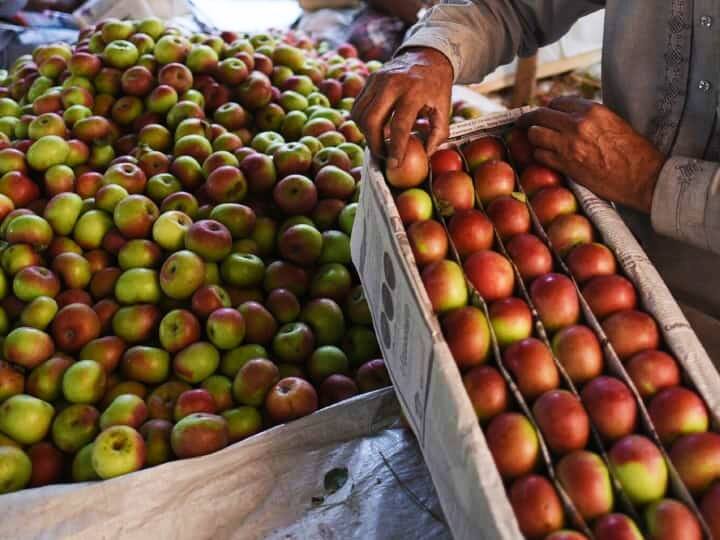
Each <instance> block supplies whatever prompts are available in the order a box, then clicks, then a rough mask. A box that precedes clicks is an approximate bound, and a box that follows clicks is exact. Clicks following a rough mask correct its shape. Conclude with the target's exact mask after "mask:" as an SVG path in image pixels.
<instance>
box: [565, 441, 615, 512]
mask: <svg viewBox="0 0 720 540" xmlns="http://www.w3.org/2000/svg"><path fill="white" fill-rule="evenodd" d="M556 471H557V476H558V480H559V482H560V484H562V487H563V489H564V490H565V492H566V493H567V494H568V496H569V497H570V499H571V500H572V502H573V504H574V505H575V508H577V510H578V512H580V515H581V516H582V517H583V518H584V519H586V520H588V521H590V520H593V519H595V518H598V517H601V516H604V515H605V514H607V513H608V512H610V511H612V508H613V488H612V484H611V483H610V474H609V473H608V470H607V467H606V466H605V463H604V462H603V460H602V458H601V457H600V456H599V455H597V454H594V453H593V452H587V451H585V450H579V451H576V452H572V453H570V454H568V455H566V456H565V457H563V458H562V459H561V460H560V461H559V462H558V464H557V469H556Z"/></svg>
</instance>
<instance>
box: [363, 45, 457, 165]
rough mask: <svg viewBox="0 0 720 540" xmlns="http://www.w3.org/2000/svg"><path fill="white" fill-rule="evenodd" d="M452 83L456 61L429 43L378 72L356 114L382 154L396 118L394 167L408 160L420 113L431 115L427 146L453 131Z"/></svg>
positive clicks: (391, 161)
mask: <svg viewBox="0 0 720 540" xmlns="http://www.w3.org/2000/svg"><path fill="white" fill-rule="evenodd" d="M452 83H453V69H452V65H451V64H450V61H449V60H448V59H447V58H446V57H445V56H444V55H443V54H442V53H440V52H438V51H436V50H434V49H427V48H418V49H409V50H408V51H406V52H404V53H403V54H401V55H399V56H398V57H397V58H395V59H393V60H391V61H390V62H388V63H387V64H385V65H384V66H383V67H382V68H381V69H380V70H379V71H377V72H376V73H374V74H373V75H372V76H371V77H370V78H369V79H368V82H367V85H366V86H365V89H364V90H363V92H362V94H360V96H358V98H357V101H356V102H355V107H354V108H353V113H352V115H353V118H354V119H355V121H356V122H357V124H358V126H360V129H362V130H363V132H364V133H365V136H366V137H367V140H368V143H369V145H370V149H371V150H372V152H373V153H374V154H375V155H376V156H382V155H383V154H384V150H385V144H384V137H383V135H384V133H383V132H384V129H385V125H386V124H387V123H388V121H390V144H389V145H388V156H387V157H388V166H390V167H396V166H398V165H399V164H400V163H402V161H403V159H404V158H405V150H406V148H407V142H408V138H409V137H410V132H411V130H412V128H413V125H414V124H415V120H416V119H417V116H418V114H419V113H420V112H424V113H426V114H427V115H428V116H429V118H430V127H431V131H430V136H429V137H428V140H427V151H428V153H429V154H431V153H432V152H434V151H435V149H436V148H437V146H438V145H439V144H440V143H442V142H443V141H444V140H445V139H446V138H447V136H448V115H449V113H450V100H451V94H452ZM391 117H392V118H391Z"/></svg>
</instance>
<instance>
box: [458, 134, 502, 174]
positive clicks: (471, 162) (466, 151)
mask: <svg viewBox="0 0 720 540" xmlns="http://www.w3.org/2000/svg"><path fill="white" fill-rule="evenodd" d="M462 153H463V155H464V156H465V160H466V161H467V162H468V166H469V167H470V171H473V172H474V171H475V169H477V168H478V167H479V166H480V165H482V164H483V163H485V162H487V161H493V160H496V161H499V160H501V159H503V158H504V157H505V148H504V147H503V144H502V142H500V140H499V139H496V138H495V137H482V138H480V139H476V140H474V141H471V142H469V143H467V144H466V145H465V146H463V147H462Z"/></svg>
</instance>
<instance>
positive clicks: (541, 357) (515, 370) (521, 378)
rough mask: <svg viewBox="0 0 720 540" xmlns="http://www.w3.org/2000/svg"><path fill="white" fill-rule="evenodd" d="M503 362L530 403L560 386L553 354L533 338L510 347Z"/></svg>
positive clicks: (504, 355) (504, 354)
mask: <svg viewBox="0 0 720 540" xmlns="http://www.w3.org/2000/svg"><path fill="white" fill-rule="evenodd" d="M503 361H504V362H505V366H506V367H507V369H508V370H509V371H510V373H512V375H513V377H514V379H515V383H516V384H517V387H518V389H519V390H520V393H521V394H522V395H523V396H525V399H527V400H528V401H532V400H534V399H535V398H536V397H538V396H540V395H541V394H544V393H545V392H548V391H550V390H554V389H555V388H557V387H558V385H559V384H560V374H559V373H558V370H557V367H556V366H555V361H554V360H553V356H552V352H551V351H550V349H548V348H547V346H546V345H545V344H544V343H543V342H542V341H540V340H539V339H535V338H532V337H531V338H527V339H523V340H522V341H518V342H517V343H514V344H512V345H510V346H509V347H508V348H507V349H506V350H505V352H504V353H503Z"/></svg>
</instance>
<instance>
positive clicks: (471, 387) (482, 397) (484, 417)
mask: <svg viewBox="0 0 720 540" xmlns="http://www.w3.org/2000/svg"><path fill="white" fill-rule="evenodd" d="M463 385H464V386H465V391H466V392H467V394H468V398H470V403H471V404H472V406H473V409H475V414H477V417H478V421H479V422H480V423H481V424H484V423H486V422H487V421H488V420H490V419H491V418H493V417H495V416H496V415H498V414H500V413H501V412H503V411H505V409H507V406H508V389H507V384H506V383H505V379H504V378H503V376H502V375H500V372H499V371H498V370H497V369H495V368H494V367H491V366H478V367H474V368H472V369H471V370H470V371H468V372H467V373H466V374H465V375H464V376H463Z"/></svg>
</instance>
